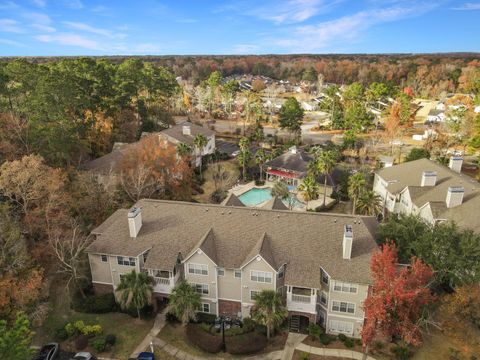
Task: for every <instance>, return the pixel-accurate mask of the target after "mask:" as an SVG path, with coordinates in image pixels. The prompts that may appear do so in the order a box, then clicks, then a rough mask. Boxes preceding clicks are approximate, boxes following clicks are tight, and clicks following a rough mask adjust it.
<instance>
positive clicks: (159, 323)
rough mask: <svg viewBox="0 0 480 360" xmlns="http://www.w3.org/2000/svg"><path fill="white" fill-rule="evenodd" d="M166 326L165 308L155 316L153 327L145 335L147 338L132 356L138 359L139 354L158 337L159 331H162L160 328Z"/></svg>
mask: <svg viewBox="0 0 480 360" xmlns="http://www.w3.org/2000/svg"><path fill="white" fill-rule="evenodd" d="M164 326H165V310H163V311H162V312H160V313H158V314H157V316H156V317H155V322H154V323H153V327H152V329H151V330H150V332H149V333H148V334H147V336H145V338H144V339H143V341H142V342H141V343H140V345H138V346H137V348H136V349H135V350H134V351H133V353H132V354H131V355H130V357H131V358H134V359H136V358H137V356H138V354H140V353H141V352H142V351H145V349H146V348H147V347H148V345H150V343H152V342H154V340H155V339H156V338H157V335H158V333H159V332H160V330H162V329H163V327H164Z"/></svg>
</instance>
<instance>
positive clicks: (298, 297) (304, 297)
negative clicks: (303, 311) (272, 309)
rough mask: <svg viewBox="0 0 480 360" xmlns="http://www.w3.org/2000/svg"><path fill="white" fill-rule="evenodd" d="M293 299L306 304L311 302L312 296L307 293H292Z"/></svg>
mask: <svg viewBox="0 0 480 360" xmlns="http://www.w3.org/2000/svg"><path fill="white" fill-rule="evenodd" d="M292 301H293V302H299V303H304V304H310V301H311V297H310V296H307V295H295V294H292Z"/></svg>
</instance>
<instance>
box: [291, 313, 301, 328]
mask: <svg viewBox="0 0 480 360" xmlns="http://www.w3.org/2000/svg"><path fill="white" fill-rule="evenodd" d="M290 331H291V332H300V316H298V315H292V316H291V317H290Z"/></svg>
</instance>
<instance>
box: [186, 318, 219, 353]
mask: <svg viewBox="0 0 480 360" xmlns="http://www.w3.org/2000/svg"><path fill="white" fill-rule="evenodd" d="M187 338H188V340H189V341H190V342H191V343H192V344H193V345H195V346H197V347H199V348H200V349H202V350H203V351H206V352H209V353H212V354H216V353H218V352H219V351H220V350H222V338H221V336H215V335H212V334H210V333H208V332H205V331H201V329H200V325H198V324H188V325H187Z"/></svg>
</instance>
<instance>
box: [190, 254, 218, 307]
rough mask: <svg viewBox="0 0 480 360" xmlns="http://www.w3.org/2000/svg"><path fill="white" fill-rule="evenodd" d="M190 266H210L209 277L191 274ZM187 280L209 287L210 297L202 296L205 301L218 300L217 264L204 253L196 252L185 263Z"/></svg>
mask: <svg viewBox="0 0 480 360" xmlns="http://www.w3.org/2000/svg"><path fill="white" fill-rule="evenodd" d="M188 264H202V265H207V266H208V275H197V274H190V273H189V272H188ZM185 279H186V280H187V281H188V282H189V283H192V284H206V285H208V295H207V294H204V295H202V298H203V299H215V300H216V299H217V272H216V266H215V263H214V262H213V261H212V260H210V259H209V257H208V256H206V255H205V254H204V253H203V252H201V251H200V253H198V252H196V253H195V254H193V255H192V256H191V257H190V258H189V259H188V260H187V261H185Z"/></svg>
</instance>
